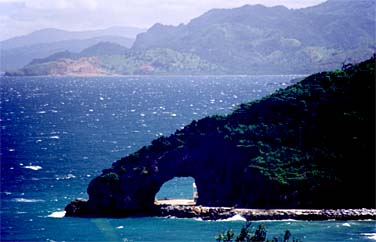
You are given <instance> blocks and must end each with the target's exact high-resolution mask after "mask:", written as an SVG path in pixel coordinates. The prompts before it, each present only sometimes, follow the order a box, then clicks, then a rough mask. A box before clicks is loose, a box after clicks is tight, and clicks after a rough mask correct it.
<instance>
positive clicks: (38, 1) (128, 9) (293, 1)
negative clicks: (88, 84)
mask: <svg viewBox="0 0 376 242" xmlns="http://www.w3.org/2000/svg"><path fill="white" fill-rule="evenodd" d="M324 1H325V0H0V40H4V39H9V38H11V37H15V36H20V35H25V34H28V33H31V32H32V31H35V30H39V29H43V28H58V29H64V30H91V29H102V28H107V27H112V26H133V27H141V28H149V27H150V26H152V25H153V24H155V23H162V24H168V25H179V24H180V23H188V22H189V21H190V20H191V19H192V18H195V17H198V16H200V15H201V14H203V13H205V12H206V11H208V10H210V9H213V8H234V7H240V6H243V5H245V4H251V5H252V4H263V5H265V6H276V5H284V6H286V7H288V8H303V7H308V6H313V5H317V4H319V3H322V2H324Z"/></svg>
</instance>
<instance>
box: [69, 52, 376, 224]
mask: <svg viewBox="0 0 376 242" xmlns="http://www.w3.org/2000/svg"><path fill="white" fill-rule="evenodd" d="M375 64H376V62H375V55H374V56H373V57H372V58H371V59H369V60H367V61H365V62H362V63H360V64H357V65H352V64H351V65H346V66H343V68H342V69H337V70H335V71H332V72H321V73H317V74H314V75H311V76H309V77H307V78H305V79H304V80H302V81H300V82H298V83H296V84H294V85H292V86H289V87H287V88H286V89H282V90H279V91H277V92H275V93H274V94H272V95H270V96H267V97H265V98H263V99H261V100H257V101H253V102H250V103H244V104H241V105H240V106H239V107H238V108H236V109H235V110H234V111H233V112H232V113H231V114H229V115H226V116H218V115H215V116H211V117H206V118H203V119H201V120H198V121H192V123H191V124H189V125H187V126H185V127H184V128H183V129H180V130H177V131H176V132H175V133H174V134H172V135H170V136H168V137H167V136H164V137H160V138H158V139H156V140H153V141H152V142H151V145H149V146H145V147H142V148H141V149H140V150H138V151H137V152H135V153H133V154H130V155H129V156H127V157H124V158H122V159H120V160H118V161H116V162H115V163H113V164H112V167H110V168H108V169H104V170H103V172H102V174H101V175H99V176H98V177H96V178H94V179H93V180H92V181H91V182H90V184H89V186H88V189H87V191H88V194H89V200H88V201H82V200H79V201H77V200H76V201H72V203H70V204H69V205H68V206H67V207H66V212H67V216H129V215H134V214H155V211H156V210H157V211H159V212H160V213H162V214H164V215H168V214H169V210H168V209H167V210H166V209H165V207H164V208H160V207H158V206H156V205H155V203H154V201H155V196H156V194H157V192H158V191H159V189H160V188H161V187H162V185H163V184H164V183H165V182H167V181H168V180H170V179H172V178H174V177H188V176H190V177H193V178H194V179H195V183H196V184H197V191H198V199H197V202H196V205H202V206H206V207H232V208H254V209H255V208H259V209H275V208H286V209H317V208H319V209H324V208H333V209H339V208H347V209H349V208H373V209H374V208H375V182H374V181H375V173H374V172H375V152H374V147H375V99H374V98H375ZM160 209H162V212H161V210H160ZM176 209H178V208H176V207H175V208H173V209H170V210H171V211H172V212H171V213H172V215H174V214H179V210H176ZM163 211H164V213H163ZM166 211H167V212H166ZM208 211H209V210H208ZM233 211H235V210H233ZM274 211H276V213H277V215H278V214H280V215H281V218H284V217H283V216H284V214H285V212H283V211H282V212H278V211H277V210H274ZM372 211H373V212H371V213H370V215H369V216H371V218H374V216H375V210H372ZM173 212H174V213H173ZM180 212H181V211H180ZM225 212H226V211H225ZM298 212H300V213H304V212H302V211H298ZM358 212H359V211H358V210H356V211H355V212H354V213H352V215H354V214H355V215H357V214H358ZM325 213H328V214H332V215H331V216H334V218H336V217H335V216H337V215H336V214H337V212H335V211H334V212H330V211H329V212H318V213H316V212H311V213H309V214H310V215H311V216H313V217H315V216H316V218H328V217H325V216H324V215H325ZM365 213H367V212H365ZM183 214H184V213H183ZM323 214H324V215H323ZM333 214H334V215H333ZM341 214H343V211H342V210H341V211H340V212H339V215H338V216H340V215H341ZM285 215H286V214H285ZM249 216H251V215H249ZM369 216H368V218H369ZM329 218H330V217H329ZM347 218H349V217H347ZM352 218H354V217H352ZM355 218H356V216H355ZM358 218H364V217H362V216H361V215H359V216H358Z"/></svg>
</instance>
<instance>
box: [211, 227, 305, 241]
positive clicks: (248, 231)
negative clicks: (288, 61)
mask: <svg viewBox="0 0 376 242" xmlns="http://www.w3.org/2000/svg"><path fill="white" fill-rule="evenodd" d="M251 225H252V223H251V222H246V223H245V225H243V227H242V228H241V230H240V232H239V234H238V235H237V236H235V233H234V232H233V231H232V230H231V229H230V230H227V231H225V232H223V233H220V234H218V235H217V236H216V237H215V239H216V241H218V242H233V241H236V242H289V241H290V238H291V232H290V231H289V230H286V231H285V234H284V236H283V239H282V238H281V237H280V238H279V237H274V238H273V239H271V240H269V239H267V238H266V234H267V230H266V227H265V225H263V224H259V225H258V226H257V228H256V229H255V231H254V235H252V231H253V227H252V226H251ZM291 241H292V242H300V241H301V240H299V239H295V238H292V240H291Z"/></svg>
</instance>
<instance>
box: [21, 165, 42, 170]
mask: <svg viewBox="0 0 376 242" xmlns="http://www.w3.org/2000/svg"><path fill="white" fill-rule="evenodd" d="M23 168H25V169H30V170H33V171H38V170H41V169H42V167H41V166H23Z"/></svg>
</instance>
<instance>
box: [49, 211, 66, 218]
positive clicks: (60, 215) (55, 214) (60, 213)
mask: <svg viewBox="0 0 376 242" xmlns="http://www.w3.org/2000/svg"><path fill="white" fill-rule="evenodd" d="M64 216H65V211H56V212H53V213H51V214H49V215H48V216H47V217H49V218H63V217H64Z"/></svg>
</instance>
